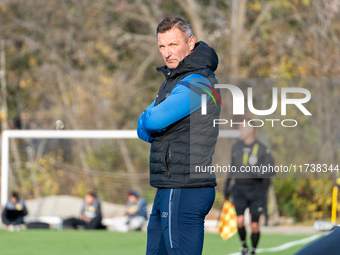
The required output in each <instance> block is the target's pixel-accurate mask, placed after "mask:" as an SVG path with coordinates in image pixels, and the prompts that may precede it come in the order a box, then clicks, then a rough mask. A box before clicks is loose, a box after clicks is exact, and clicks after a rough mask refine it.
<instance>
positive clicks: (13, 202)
mask: <svg viewBox="0 0 340 255" xmlns="http://www.w3.org/2000/svg"><path fill="white" fill-rule="evenodd" d="M9 200H11V203H12V204H13V205H15V204H16V203H18V200H17V199H16V198H15V197H10V198H9Z"/></svg>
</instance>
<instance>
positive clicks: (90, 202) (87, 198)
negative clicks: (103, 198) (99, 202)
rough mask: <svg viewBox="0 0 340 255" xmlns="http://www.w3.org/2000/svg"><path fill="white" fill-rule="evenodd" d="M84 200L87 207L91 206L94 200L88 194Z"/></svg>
mask: <svg viewBox="0 0 340 255" xmlns="http://www.w3.org/2000/svg"><path fill="white" fill-rule="evenodd" d="M84 200H85V203H86V204H87V205H92V204H93V202H94V200H95V198H94V197H93V196H91V195H90V194H86V195H85V198H84Z"/></svg>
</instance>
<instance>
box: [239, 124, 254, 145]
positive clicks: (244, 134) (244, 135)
mask: <svg viewBox="0 0 340 255" xmlns="http://www.w3.org/2000/svg"><path fill="white" fill-rule="evenodd" d="M238 129H239V130H240V132H241V135H240V140H241V141H244V140H246V139H248V138H250V137H253V136H254V128H253V127H250V126H249V125H246V126H245V127H244V126H243V125H239V127H238Z"/></svg>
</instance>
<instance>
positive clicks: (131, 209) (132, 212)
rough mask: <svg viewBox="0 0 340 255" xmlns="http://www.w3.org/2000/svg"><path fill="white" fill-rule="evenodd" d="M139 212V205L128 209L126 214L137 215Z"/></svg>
mask: <svg viewBox="0 0 340 255" xmlns="http://www.w3.org/2000/svg"><path fill="white" fill-rule="evenodd" d="M137 211H138V206H137V205H133V206H129V207H126V213H127V214H130V215H135V214H136V212H137Z"/></svg>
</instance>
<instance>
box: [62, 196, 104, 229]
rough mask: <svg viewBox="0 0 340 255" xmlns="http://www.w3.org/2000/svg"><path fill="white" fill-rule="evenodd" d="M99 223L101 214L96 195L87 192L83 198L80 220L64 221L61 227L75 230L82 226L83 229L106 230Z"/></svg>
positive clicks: (70, 219)
mask: <svg viewBox="0 0 340 255" xmlns="http://www.w3.org/2000/svg"><path fill="white" fill-rule="evenodd" d="M101 221H102V212H101V209H100V202H99V200H98V198H97V196H96V193H95V192H88V193H87V194H86V195H85V198H84V202H83V206H82V210H81V213H80V218H79V219H77V218H69V219H66V220H65V221H64V222H63V227H64V228H73V229H77V228H78V226H82V227H84V228H85V229H106V227H105V226H104V225H102V223H101Z"/></svg>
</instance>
